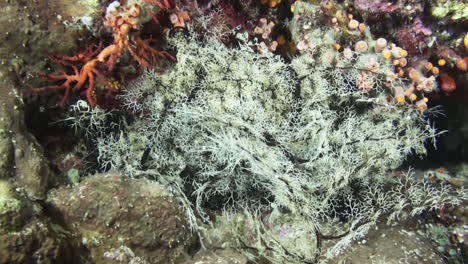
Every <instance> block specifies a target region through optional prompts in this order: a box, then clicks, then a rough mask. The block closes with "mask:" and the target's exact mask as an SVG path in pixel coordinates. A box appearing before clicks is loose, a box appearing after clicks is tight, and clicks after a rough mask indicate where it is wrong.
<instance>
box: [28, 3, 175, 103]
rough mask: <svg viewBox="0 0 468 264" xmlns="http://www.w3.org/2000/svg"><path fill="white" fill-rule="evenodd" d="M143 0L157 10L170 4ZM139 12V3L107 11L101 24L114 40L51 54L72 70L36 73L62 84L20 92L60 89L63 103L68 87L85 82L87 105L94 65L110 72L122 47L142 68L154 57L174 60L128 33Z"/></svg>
mask: <svg viewBox="0 0 468 264" xmlns="http://www.w3.org/2000/svg"><path fill="white" fill-rule="evenodd" d="M144 1H145V2H147V3H149V4H153V5H156V6H158V7H159V8H160V9H161V10H163V9H169V8H170V5H169V2H168V1H167V0H163V2H160V1H156V0H144ZM141 13H142V7H141V6H140V5H138V4H133V5H130V6H118V8H116V9H115V10H112V11H110V12H108V13H107V14H106V17H105V21H104V25H105V26H106V27H109V28H111V29H112V35H113V38H114V40H113V43H112V44H111V45H109V46H107V47H106V48H104V49H102V50H101V51H99V50H96V49H93V48H88V49H87V50H86V51H84V52H82V53H80V54H78V55H76V56H58V55H54V56H53V58H52V60H53V61H54V62H56V63H59V64H62V65H64V66H66V67H69V68H71V69H72V70H73V73H71V74H68V73H65V72H64V71H62V72H61V74H60V75H45V74H41V75H40V76H41V77H42V78H44V79H47V80H52V81H62V84H60V85H51V86H47V87H42V88H35V89H30V90H28V91H25V92H24V94H25V95H28V94H33V93H41V92H47V91H59V90H63V91H64V96H63V98H62V100H61V101H60V102H59V104H58V105H59V106H60V107H64V106H65V103H66V101H67V99H68V97H69V96H70V92H71V91H72V90H73V91H74V92H79V91H81V90H82V89H83V87H84V86H85V84H87V88H86V90H85V95H86V100H87V102H88V104H89V105H90V106H96V104H97V98H96V94H95V89H94V88H95V87H94V86H95V80H96V76H97V75H100V72H99V70H98V67H103V68H104V69H105V70H106V71H107V72H112V70H113V69H114V67H115V64H116V63H117V61H118V59H119V58H120V57H121V56H122V53H123V52H124V51H125V50H127V51H128V52H129V53H130V55H131V56H132V58H133V59H134V60H135V61H136V62H138V64H139V65H140V66H141V67H143V68H149V67H151V65H152V64H153V62H154V61H155V60H156V58H158V57H159V58H164V59H170V60H173V61H175V58H174V57H173V56H172V55H171V54H169V53H167V52H165V51H158V50H156V49H154V48H152V47H151V46H150V45H149V44H150V43H151V42H152V41H153V39H149V40H142V39H141V38H140V37H139V36H138V35H137V34H132V32H131V31H132V30H137V29H139V27H140V26H141V25H140V23H141V20H140V15H141ZM74 63H79V64H81V69H80V70H78V67H77V66H76V65H75V64H74Z"/></svg>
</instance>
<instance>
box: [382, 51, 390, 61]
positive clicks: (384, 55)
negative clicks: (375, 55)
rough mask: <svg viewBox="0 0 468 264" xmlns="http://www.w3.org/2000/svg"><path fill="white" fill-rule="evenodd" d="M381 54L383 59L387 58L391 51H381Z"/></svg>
mask: <svg viewBox="0 0 468 264" xmlns="http://www.w3.org/2000/svg"><path fill="white" fill-rule="evenodd" d="M382 56H383V57H384V59H386V60H389V59H390V58H391V57H392V53H391V52H390V51H389V50H384V51H382Z"/></svg>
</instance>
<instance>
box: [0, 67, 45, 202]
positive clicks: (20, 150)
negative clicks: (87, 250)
mask: <svg viewBox="0 0 468 264" xmlns="http://www.w3.org/2000/svg"><path fill="white" fill-rule="evenodd" d="M0 74H1V72H0ZM0 112H1V113H2V115H1V117H0V150H1V154H0V155H1V160H2V161H1V162H0V178H3V179H6V178H10V177H15V178H16V180H17V182H18V183H19V185H20V186H21V187H23V188H24V189H25V191H26V193H27V194H28V196H29V197H30V198H33V199H37V200H42V199H45V197H46V193H47V188H48V186H49V183H50V181H51V179H52V177H53V173H52V171H51V170H50V168H49V166H48V162H47V159H46V158H45V157H44V154H43V150H42V148H41V146H40V145H39V144H38V143H37V141H36V139H35V138H34V137H33V136H32V135H31V134H30V133H29V132H28V131H27V129H26V126H25V124H24V111H23V107H22V103H21V102H20V100H19V97H18V91H17V90H16V89H15V88H14V87H13V85H11V84H9V83H8V82H6V81H5V82H0Z"/></svg>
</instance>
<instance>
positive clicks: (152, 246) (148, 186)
mask: <svg viewBox="0 0 468 264" xmlns="http://www.w3.org/2000/svg"><path fill="white" fill-rule="evenodd" d="M48 202H49V204H50V205H51V207H52V208H53V211H55V212H56V214H57V217H59V218H62V219H63V222H64V223H65V224H66V225H67V226H68V228H69V229H70V230H72V231H73V233H74V235H75V236H79V237H81V243H82V244H83V245H84V246H85V247H87V249H88V250H89V252H90V255H91V258H92V259H93V261H94V262H95V263H129V262H131V261H133V262H136V263H183V261H185V260H186V259H187V256H188V253H187V252H188V250H189V248H191V247H192V246H194V245H195V243H194V242H195V241H196V239H194V237H193V236H192V234H191V232H190V230H189V227H188V225H187V223H186V222H185V218H184V215H183V212H181V208H180V207H179V204H178V203H177V202H176V200H175V198H174V197H173V196H172V195H171V194H170V193H169V192H168V191H166V190H165V189H164V188H163V187H162V186H161V185H159V184H158V183H156V182H154V181H149V180H146V179H129V178H125V177H122V176H120V175H119V174H118V173H109V174H98V175H95V176H91V177H89V178H88V179H86V180H85V181H83V182H82V183H80V184H79V185H77V186H75V187H74V188H73V189H69V188H61V189H58V190H56V191H54V192H52V193H51V195H50V196H49V200H48Z"/></svg>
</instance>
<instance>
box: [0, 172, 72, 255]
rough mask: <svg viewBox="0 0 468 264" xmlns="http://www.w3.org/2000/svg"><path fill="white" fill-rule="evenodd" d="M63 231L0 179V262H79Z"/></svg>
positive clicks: (11, 186) (37, 207)
mask: <svg viewBox="0 0 468 264" xmlns="http://www.w3.org/2000/svg"><path fill="white" fill-rule="evenodd" d="M66 235H67V234H66V232H65V231H64V230H63V229H62V228H60V227H59V226H58V225H55V224H52V223H50V222H49V221H48V219H47V218H45V217H44V215H43V213H42V209H41V207H40V206H39V204H37V203H36V202H32V201H30V200H29V199H27V197H25V196H24V195H22V193H21V192H16V191H15V190H14V188H13V185H12V184H10V183H9V182H7V181H5V180H0V241H1V243H0V263H11V264H14V263H80V262H79V259H78V258H76V257H77V254H75V253H74V252H76V251H74V249H73V247H72V245H71V244H70V243H69V240H68V239H67V237H66Z"/></svg>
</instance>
